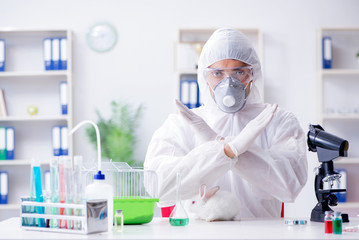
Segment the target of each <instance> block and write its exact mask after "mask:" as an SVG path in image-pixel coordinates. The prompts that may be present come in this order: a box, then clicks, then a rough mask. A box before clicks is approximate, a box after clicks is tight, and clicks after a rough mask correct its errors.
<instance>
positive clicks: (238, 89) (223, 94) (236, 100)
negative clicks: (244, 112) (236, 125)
mask: <svg viewBox="0 0 359 240" xmlns="http://www.w3.org/2000/svg"><path fill="white" fill-rule="evenodd" d="M204 76H205V79H206V81H207V83H208V85H209V87H210V88H211V90H212V92H213V99H214V101H215V103H216V104H217V106H218V108H219V109H220V110H222V111H223V112H226V113H235V112H238V111H240V110H241V109H242V108H243V107H244V105H245V104H246V100H247V89H248V87H251V84H252V82H253V69H252V67H250V66H246V67H235V68H206V69H205V70H204Z"/></svg>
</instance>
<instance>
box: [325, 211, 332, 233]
mask: <svg viewBox="0 0 359 240" xmlns="http://www.w3.org/2000/svg"><path fill="white" fill-rule="evenodd" d="M333 218H334V216H333V212H332V211H325V217H324V229H325V233H333Z"/></svg>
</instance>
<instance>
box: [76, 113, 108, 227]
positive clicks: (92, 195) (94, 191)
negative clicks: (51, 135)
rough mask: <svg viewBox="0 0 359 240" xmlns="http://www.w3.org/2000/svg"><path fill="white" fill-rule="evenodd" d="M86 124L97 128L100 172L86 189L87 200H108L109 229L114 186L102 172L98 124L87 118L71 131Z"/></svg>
mask: <svg viewBox="0 0 359 240" xmlns="http://www.w3.org/2000/svg"><path fill="white" fill-rule="evenodd" d="M84 124H91V125H92V126H93V127H94V128H95V132H96V141H97V160H98V172H97V174H95V175H94V181H93V183H92V184H89V185H88V186H87V187H86V189H85V199H86V200H96V199H106V200H107V216H108V229H107V230H108V231H111V230H112V227H113V188H112V186H111V185H110V184H107V183H106V182H105V174H103V173H102V172H101V137H100V131H99V129H98V126H97V125H96V124H95V123H94V122H92V121H89V120H85V121H82V122H80V123H79V124H77V125H76V126H75V127H74V128H73V129H72V130H71V131H70V132H69V135H72V134H73V133H74V132H75V131H77V130H78V129H79V128H80V127H81V126H83V125H84Z"/></svg>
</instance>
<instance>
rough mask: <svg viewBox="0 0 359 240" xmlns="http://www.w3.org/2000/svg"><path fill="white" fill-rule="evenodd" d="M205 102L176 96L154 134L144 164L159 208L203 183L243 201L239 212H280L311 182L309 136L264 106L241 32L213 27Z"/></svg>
mask: <svg viewBox="0 0 359 240" xmlns="http://www.w3.org/2000/svg"><path fill="white" fill-rule="evenodd" d="M198 84H199V88H200V92H201V99H202V102H203V106H201V107H199V108H195V109H192V110H189V109H187V108H186V107H185V106H184V105H182V104H180V103H179V102H178V101H177V102H176V105H177V107H178V109H179V114H171V115H169V117H168V119H167V120H166V121H165V122H164V124H163V125H162V126H161V127H160V128H159V129H158V130H157V131H156V132H155V133H154V135H153V137H152V140H151V142H150V144H149V147H148V150H147V154H146V159H145V162H144V166H145V168H147V169H152V170H154V171H156V173H157V174H158V182H159V185H158V186H159V189H158V190H159V205H160V206H161V207H166V206H171V205H174V204H175V200H176V173H177V172H180V173H181V179H182V181H181V196H182V199H183V200H184V199H188V201H191V199H194V198H196V197H197V196H198V191H199V188H200V186H201V185H202V184H206V185H207V186H208V187H211V186H217V185H218V186H220V188H221V189H223V190H226V191H230V192H232V193H233V194H235V195H236V197H237V198H238V199H239V200H240V202H241V207H240V217H242V218H255V217H279V216H280V213H281V206H282V202H293V201H294V200H295V198H296V197H297V195H298V194H299V192H300V191H301V189H302V188H303V186H304V185H305V183H306V181H307V167H308V166H307V159H306V136H305V134H304V132H303V130H302V128H301V127H300V125H299V122H298V120H297V119H296V117H295V116H294V115H293V114H292V113H289V112H286V111H285V110H283V109H281V108H277V105H275V104H274V105H271V104H264V103H263V101H262V97H261V95H260V93H261V91H260V89H261V87H262V85H263V82H262V79H261V66H260V62H259V59H258V56H257V54H256V52H255V50H254V48H253V47H252V45H251V43H250V42H249V40H248V39H247V38H246V37H245V36H244V35H243V34H242V33H241V32H240V31H238V30H234V29H228V28H222V29H218V30H216V31H215V32H214V33H213V35H212V36H211V37H210V38H209V40H208V41H207V43H206V44H205V45H204V47H203V50H202V52H201V55H200V58H199V63H198Z"/></svg>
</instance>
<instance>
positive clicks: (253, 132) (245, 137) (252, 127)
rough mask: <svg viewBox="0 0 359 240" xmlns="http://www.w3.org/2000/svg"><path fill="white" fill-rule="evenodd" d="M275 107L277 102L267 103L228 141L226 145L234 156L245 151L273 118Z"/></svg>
mask: <svg viewBox="0 0 359 240" xmlns="http://www.w3.org/2000/svg"><path fill="white" fill-rule="evenodd" d="M277 107H278V105H277V104H273V105H268V106H267V107H266V108H265V109H264V110H263V111H262V112H261V113H260V114H259V115H258V116H257V117H256V118H255V119H253V120H251V121H250V122H249V123H248V124H247V126H245V127H244V128H243V130H242V132H241V133H240V134H239V135H238V136H237V137H235V138H234V139H233V140H232V141H230V142H228V146H229V147H230V148H231V150H232V152H233V153H234V155H235V156H236V157H238V156H239V155H240V154H242V153H244V152H245V151H247V149H248V148H249V146H250V145H251V144H252V143H253V142H254V140H255V139H256V138H257V137H258V135H259V134H260V133H261V132H262V131H263V130H264V129H265V128H266V127H267V126H268V124H269V123H270V121H272V119H273V116H274V112H275V111H276V110H277Z"/></svg>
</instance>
